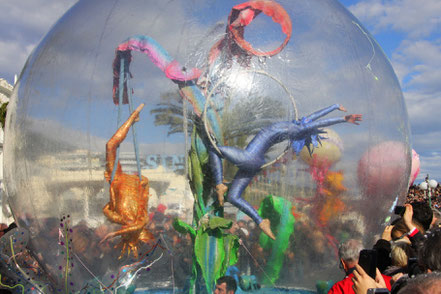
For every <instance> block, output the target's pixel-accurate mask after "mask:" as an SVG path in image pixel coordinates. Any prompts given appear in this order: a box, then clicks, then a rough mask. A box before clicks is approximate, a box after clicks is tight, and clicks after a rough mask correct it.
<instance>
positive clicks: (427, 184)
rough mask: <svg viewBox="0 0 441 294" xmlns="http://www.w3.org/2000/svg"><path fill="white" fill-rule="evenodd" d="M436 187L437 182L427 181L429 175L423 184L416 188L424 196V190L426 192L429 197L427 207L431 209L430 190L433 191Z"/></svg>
mask: <svg viewBox="0 0 441 294" xmlns="http://www.w3.org/2000/svg"><path fill="white" fill-rule="evenodd" d="M437 186H438V182H437V181H435V180H429V175H427V177H426V179H425V181H424V182H422V183H420V184H419V185H418V187H419V188H420V189H421V190H424V196H426V190H427V192H428V193H427V196H428V197H429V205H430V207H432V189H435V188H436V187H437Z"/></svg>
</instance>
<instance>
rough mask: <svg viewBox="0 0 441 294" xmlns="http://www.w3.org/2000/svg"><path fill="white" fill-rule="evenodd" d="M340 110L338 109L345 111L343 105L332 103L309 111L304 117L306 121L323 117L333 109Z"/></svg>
mask: <svg viewBox="0 0 441 294" xmlns="http://www.w3.org/2000/svg"><path fill="white" fill-rule="evenodd" d="M337 109H338V110H340V111H344V112H346V108H344V107H343V106H341V105H340V104H334V105H331V106H328V107H326V108H323V109H321V110H318V111H316V112H314V113H311V114H310V115H308V116H307V117H306V118H305V119H306V121H315V120H316V119H318V118H320V117H323V116H325V115H327V114H328V113H331V112H333V111H334V110H337Z"/></svg>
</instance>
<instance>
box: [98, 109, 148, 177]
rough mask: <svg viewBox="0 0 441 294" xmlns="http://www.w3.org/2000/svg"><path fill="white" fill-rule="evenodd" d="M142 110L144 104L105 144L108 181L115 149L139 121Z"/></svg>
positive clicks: (113, 162)
mask: <svg viewBox="0 0 441 294" xmlns="http://www.w3.org/2000/svg"><path fill="white" fill-rule="evenodd" d="M143 108H144V104H143V103H142V104H140V105H139V106H138V108H136V109H135V111H133V113H132V114H131V115H130V117H129V118H128V119H127V120H126V122H125V123H123V124H122V125H121V127H120V128H119V129H118V130H117V131H116V133H115V134H114V135H113V136H112V138H110V140H109V141H108V142H107V144H106V178H109V179H110V175H111V174H112V171H113V166H114V164H115V159H116V149H117V148H118V146H119V145H120V144H121V142H122V141H124V139H125V138H126V136H127V133H128V132H129V130H130V127H131V126H132V125H133V123H134V122H137V121H139V113H140V112H141V110H142V109H143ZM118 169H120V166H119V163H118Z"/></svg>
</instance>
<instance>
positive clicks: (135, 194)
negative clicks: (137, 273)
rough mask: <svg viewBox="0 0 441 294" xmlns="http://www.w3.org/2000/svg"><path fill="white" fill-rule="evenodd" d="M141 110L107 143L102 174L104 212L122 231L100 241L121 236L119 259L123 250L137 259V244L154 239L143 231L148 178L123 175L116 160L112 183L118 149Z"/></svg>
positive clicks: (145, 223)
mask: <svg viewBox="0 0 441 294" xmlns="http://www.w3.org/2000/svg"><path fill="white" fill-rule="evenodd" d="M143 107H144V104H141V105H139V106H138V108H137V109H136V110H135V111H134V112H133V113H132V114H131V115H130V117H129V118H128V119H127V121H126V122H125V123H124V124H122V126H121V127H120V128H119V129H118V130H117V131H116V133H115V134H114V135H113V137H112V138H111V139H110V140H109V141H108V142H107V144H106V171H105V173H104V175H105V178H106V180H107V181H109V183H110V201H109V203H107V204H106V206H104V208H103V213H104V215H105V216H106V217H107V218H108V219H109V221H111V222H113V223H117V224H120V225H122V228H121V229H120V230H118V231H115V232H112V233H109V234H107V235H106V236H105V237H104V239H103V240H102V241H101V242H104V241H106V240H108V239H111V238H114V237H116V236H121V238H122V241H121V244H120V245H122V250H121V256H120V258H121V257H122V256H123V255H124V253H125V251H127V253H128V254H130V252H131V251H132V252H133V255H134V256H135V257H137V256H138V243H139V241H142V242H147V241H149V240H152V239H154V238H153V235H152V234H151V233H150V232H149V231H147V229H145V226H146V225H147V222H148V219H149V218H148V214H147V203H148V197H149V181H148V179H147V178H146V177H144V176H141V180H140V177H139V175H136V174H134V175H132V174H125V173H123V171H122V168H121V164H120V163H119V161H118V163H117V166H116V170H115V172H114V175H113V180H112V172H113V169H114V166H115V160H116V154H117V148H118V147H119V145H120V144H121V143H122V142H123V141H124V139H125V138H126V136H127V133H128V132H129V130H130V128H131V127H132V125H133V124H134V123H135V122H137V121H138V120H139V112H140V111H141V110H142V108H143Z"/></svg>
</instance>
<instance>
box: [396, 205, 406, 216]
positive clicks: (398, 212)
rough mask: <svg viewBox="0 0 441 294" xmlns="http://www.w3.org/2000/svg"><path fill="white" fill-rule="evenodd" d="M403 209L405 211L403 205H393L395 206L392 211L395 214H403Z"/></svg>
mask: <svg viewBox="0 0 441 294" xmlns="http://www.w3.org/2000/svg"><path fill="white" fill-rule="evenodd" d="M405 211H406V207H405V206H395V208H394V213H395V214H396V215H401V216H403V214H404V212H405Z"/></svg>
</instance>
